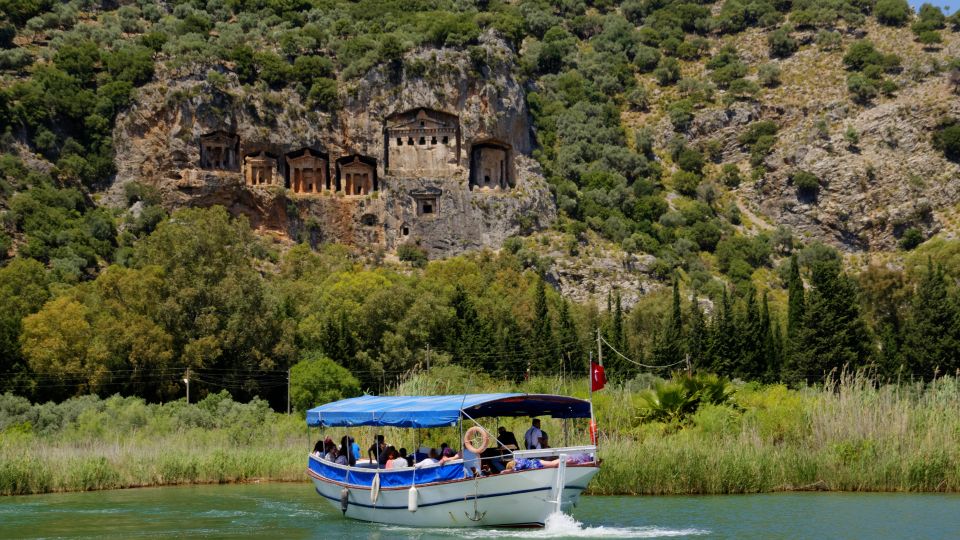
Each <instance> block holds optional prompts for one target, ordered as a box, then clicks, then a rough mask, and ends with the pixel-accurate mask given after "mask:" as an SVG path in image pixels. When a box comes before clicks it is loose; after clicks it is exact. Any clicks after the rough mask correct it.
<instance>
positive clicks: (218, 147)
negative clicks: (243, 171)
mask: <svg viewBox="0 0 960 540" xmlns="http://www.w3.org/2000/svg"><path fill="white" fill-rule="evenodd" d="M239 147H240V138H239V137H237V136H236V135H233V134H230V133H227V132H225V131H214V132H213V133H209V134H207V135H203V136H202V137H200V167H201V168H203V169H219V170H224V171H235V170H237V169H239V162H238V161H237V154H238V152H239V149H240V148H239Z"/></svg>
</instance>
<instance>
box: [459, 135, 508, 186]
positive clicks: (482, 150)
mask: <svg viewBox="0 0 960 540" xmlns="http://www.w3.org/2000/svg"><path fill="white" fill-rule="evenodd" d="M511 154H512V151H511V148H510V145H509V144H506V143H503V142H500V141H493V140H489V141H484V142H481V143H475V144H474V145H473V148H472V149H471V150H470V189H474V188H480V189H508V188H510V187H513V171H512V168H513V159H512V157H513V156H512V155H511Z"/></svg>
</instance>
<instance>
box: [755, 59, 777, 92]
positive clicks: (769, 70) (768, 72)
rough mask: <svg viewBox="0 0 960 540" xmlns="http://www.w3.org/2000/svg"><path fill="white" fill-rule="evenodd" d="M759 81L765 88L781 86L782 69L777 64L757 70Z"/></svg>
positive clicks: (765, 65) (767, 65)
mask: <svg viewBox="0 0 960 540" xmlns="http://www.w3.org/2000/svg"><path fill="white" fill-rule="evenodd" d="M757 80H758V81H760V84H762V85H763V86H766V87H769V88H772V87H774V86H779V85H780V67H779V66H777V65H776V64H772V63H771V64H763V65H761V66H760V68H759V69H757Z"/></svg>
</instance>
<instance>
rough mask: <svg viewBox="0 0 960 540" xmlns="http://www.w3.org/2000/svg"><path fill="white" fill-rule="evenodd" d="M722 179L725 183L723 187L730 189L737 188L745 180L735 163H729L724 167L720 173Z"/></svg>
mask: <svg viewBox="0 0 960 540" xmlns="http://www.w3.org/2000/svg"><path fill="white" fill-rule="evenodd" d="M720 179H721V180H722V181H723V185H725V186H727V187H728V188H735V187H737V186H739V185H740V182H742V181H743V178H741V176H740V167H737V166H736V165H734V164H733V163H727V164H726V165H724V166H723V169H722V171H721V173H720Z"/></svg>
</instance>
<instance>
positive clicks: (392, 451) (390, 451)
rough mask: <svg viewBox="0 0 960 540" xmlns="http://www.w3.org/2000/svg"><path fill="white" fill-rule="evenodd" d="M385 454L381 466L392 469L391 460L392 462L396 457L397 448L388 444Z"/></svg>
mask: <svg viewBox="0 0 960 540" xmlns="http://www.w3.org/2000/svg"><path fill="white" fill-rule="evenodd" d="M385 454H386V456H387V459H385V460H384V461H383V468H384V469H392V468H393V462H394V460H395V459H397V449H396V448H394V447H392V446H388V447H387V451H386V452H385Z"/></svg>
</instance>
